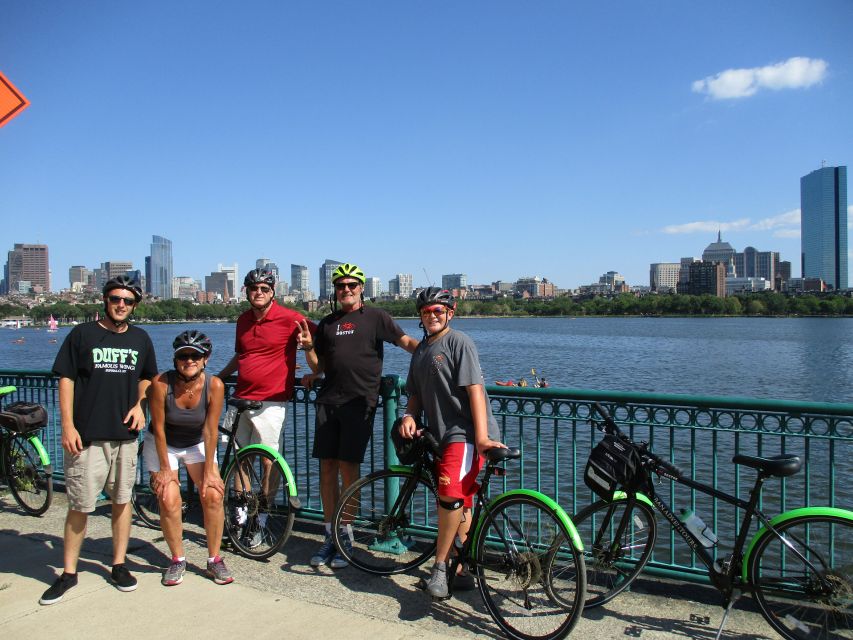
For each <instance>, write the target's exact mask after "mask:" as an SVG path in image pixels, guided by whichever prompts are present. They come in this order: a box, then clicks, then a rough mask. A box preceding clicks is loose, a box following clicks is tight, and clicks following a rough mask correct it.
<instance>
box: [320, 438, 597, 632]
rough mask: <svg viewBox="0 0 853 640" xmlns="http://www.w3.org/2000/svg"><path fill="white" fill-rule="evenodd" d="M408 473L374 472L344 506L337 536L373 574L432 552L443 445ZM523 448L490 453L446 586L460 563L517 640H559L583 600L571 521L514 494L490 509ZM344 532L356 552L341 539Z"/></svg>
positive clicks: (430, 442) (524, 494) (528, 495)
mask: <svg viewBox="0 0 853 640" xmlns="http://www.w3.org/2000/svg"><path fill="white" fill-rule="evenodd" d="M415 446H416V447H417V450H416V453H415V455H414V458H415V461H414V464H413V465H412V466H410V467H409V466H403V465H400V466H394V467H391V468H389V469H385V470H383V471H377V472H375V473H372V474H370V475H368V476H365V477H364V478H362V479H360V480H359V481H358V482H356V483H354V484H353V485H352V486H350V487H349V488H348V489H347V490H346V491H344V493H343V495H342V496H341V498H340V502H339V503H338V506H337V509H336V513H335V517H334V523H333V527H332V530H333V531H334V536H335V544H336V545H337V547H338V549H339V550H340V551H341V553H342V554H343V555H344V556H345V557H346V559H347V560H349V562H350V563H351V564H352V565H353V566H355V567H358V568H359V569H361V570H363V571H366V572H368V573H372V574H376V575H389V574H394V573H401V572H403V571H406V570H408V569H411V568H414V567H417V566H418V565H420V564H422V563H423V562H425V561H426V560H427V559H428V558H430V557H431V556H432V555H433V554H434V553H435V544H436V541H435V535H436V533H435V532H436V528H437V514H436V509H437V500H436V495H437V493H436V487H437V484H436V478H435V472H434V459H435V458H437V457H438V455H439V454H438V452H439V448H438V443H436V442H435V440H434V439H433V438H432V437H431V436H429V435H428V434H427V437H422V438H420V439H419V440H417V444H416V445H415ZM520 456H521V453H520V452H519V451H518V449H497V448H496V449H491V450H489V451H488V452H486V459H487V462H486V466H485V471H484V473H483V479H482V482H481V483H480V489H479V491H478V492H477V497H476V501H475V506H474V511H473V514H472V519H471V522H472V526H471V529H470V535H469V536H468V538H467V540H466V541H465V543H464V544H463V545H461V546H458V545H457V549H456V554H455V555H454V556H453V557H452V559H451V562H450V563H449V568H448V571H447V574H448V587H449V589H450V593H451V595H452V593H453V581H454V578H455V576H456V570H457V568H458V567H459V564H460V563H464V564H465V565H467V566H468V567H469V568H470V570H471V572H472V573H473V575H474V576H475V577H476V579H477V584H478V587H479V590H480V594H481V595H482V597H483V602H484V603H485V605H486V608H487V609H488V610H489V613H490V614H491V616H492V618H493V619H494V620H495V622H496V623H497V624H498V626H499V627H500V628H501V629H502V630H503V631H504V632H505V633H506V634H507V635H508V636H509V637H511V638H519V639H532V638H562V637H565V636H566V635H567V634H568V633H569V632H570V631H571V630H572V629H573V628H574V626H575V624H577V621H578V619H579V618H580V614H581V612H582V610H583V602H584V596H585V593H586V572H585V568H584V559H583V548H582V547H581V545H580V543H579V539H578V537H577V532H576V531H575V528H574V526H573V525H572V521H571V520H570V519H569V517H568V516H567V515H566V513H565V512H564V511H563V509H562V508H560V506H559V505H558V504H557V503H556V502H554V501H553V500H552V499H551V498H549V497H547V496H545V495H543V494H541V493H539V492H537V491H530V490H527V489H515V490H512V491H507V492H505V493H502V494H500V495H499V496H497V497H495V498H493V499H491V500H488V499H487V495H488V488H489V481H490V480H491V478H492V477H493V476H495V475H497V476H503V475H505V473H506V469H504V468H503V467H502V466H500V465H501V464H502V463H503V462H505V461H506V460H514V459H517V458H519V457H520ZM342 530H343V531H346V534H345V535H347V537H348V538H349V542H350V543H351V544H346V541H345V540H344V539H343V538H342V535H344V534H343V533H342Z"/></svg>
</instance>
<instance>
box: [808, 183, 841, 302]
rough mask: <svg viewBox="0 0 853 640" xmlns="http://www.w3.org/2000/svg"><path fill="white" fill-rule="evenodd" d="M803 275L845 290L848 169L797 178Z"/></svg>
mask: <svg viewBox="0 0 853 640" xmlns="http://www.w3.org/2000/svg"><path fill="white" fill-rule="evenodd" d="M800 225H801V230H802V233H801V241H800V242H801V245H800V246H801V251H802V269H803V272H802V275H803V277H804V278H820V279H821V280H823V281H824V282H826V284H828V285H830V286H831V287H832V288H834V289H836V290H838V289H846V288H847V167H822V168H820V169H818V170H817V171H812V172H811V173H810V174H808V175H807V176H803V177H802V178H800Z"/></svg>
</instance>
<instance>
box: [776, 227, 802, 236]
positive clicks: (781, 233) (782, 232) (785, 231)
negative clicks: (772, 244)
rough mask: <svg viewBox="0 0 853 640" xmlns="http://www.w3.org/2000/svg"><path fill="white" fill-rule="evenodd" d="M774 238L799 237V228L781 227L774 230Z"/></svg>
mask: <svg viewBox="0 0 853 640" xmlns="http://www.w3.org/2000/svg"><path fill="white" fill-rule="evenodd" d="M773 237H774V238H799V237H800V230H799V229H779V230H777V231H774V232H773Z"/></svg>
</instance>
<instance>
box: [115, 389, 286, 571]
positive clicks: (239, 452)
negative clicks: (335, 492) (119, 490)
mask: <svg viewBox="0 0 853 640" xmlns="http://www.w3.org/2000/svg"><path fill="white" fill-rule="evenodd" d="M227 404H228V406H229V407H231V408H232V409H233V410H231V411H229V412H228V414H226V416H227V417H226V420H225V422H224V424H222V425H220V427H219V431H220V433H222V434H223V440H225V441H226V446H225V452H224V454H223V457H222V464H221V465H220V469H224V470H225V472H224V473H223V475H222V477H223V481H224V483H225V499H224V507H225V535H226V536H227V537H228V539H229V541H230V543H231V544H232V545H233V546H234V548H235V549H236V550H237V551H238V552H239V553H241V554H242V555H244V556H246V557H248V558H255V559H258V560H261V559H264V558H268V557H270V556H271V555H273V554H274V553H276V552H277V551H278V550H279V549H280V548H281V546H282V545H283V544H284V543H285V542H286V541H287V539H288V537H290V533H291V531H292V530H293V520H294V518H295V515H296V511H298V510H299V509H300V507H301V505H300V502H299V498H298V497H297V495H296V481H295V480H294V478H293V473H292V472H291V470H290V466H289V465H288V464H287V462H286V461H285V459H284V458H283V457H282V455H281V454H280V453H279V452H278V451H276V450H275V449H273V448H272V447H268V446H266V445H262V444H252V445H248V446H245V447H243V446H240V443H239V442H237V441H236V438H235V437H234V433H233V432H236V426H237V425H238V424H239V422H240V416H241V414H242V413H243V412H244V411H252V410H258V409H260V408H261V406H262V405H261V402H260V401H257V400H243V399H240V398H231V399H229V400H228V403H227ZM232 427H233V429H232ZM143 448H144V443H142V442H140V444H139V457H138V462H137V466H136V483H135V485H134V488H133V496H132V499H131V502H132V504H133V509H134V511H135V512H136V514H137V515H138V516H139V519H140V520H141V521H142V522H143V523H144V524H146V525H148V526H149V527H152V528H155V529H159V528H160V504H159V501H158V500H157V495H156V494H155V493H154V491H153V490H152V489H151V485H150V482H149V474H148V471H147V470H146V469H145V464H144V462H143ZM232 453H233V459H232ZM185 484H186V489H185V490H184V491H183V492H182V494H183V496H184V503H183V505H182V513H183V515H184V516H186V514H187V512H188V511H190V510H191V509H192V508H193V507H194V506H196V505H197V504H198V500H199V498H198V493H197V492H196V490H195V487H193V485H192V481H191V480H190V479H189V477H188V476H187V478H186V483H185Z"/></svg>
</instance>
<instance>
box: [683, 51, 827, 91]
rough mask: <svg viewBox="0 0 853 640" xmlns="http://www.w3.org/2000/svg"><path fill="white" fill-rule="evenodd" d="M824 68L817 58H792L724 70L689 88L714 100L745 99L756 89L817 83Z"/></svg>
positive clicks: (823, 75)
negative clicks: (757, 65)
mask: <svg viewBox="0 0 853 640" xmlns="http://www.w3.org/2000/svg"><path fill="white" fill-rule="evenodd" d="M828 67H829V64H828V63H827V62H826V61H825V60H821V59H820V58H803V57H794V58H788V59H787V60H785V61H784V62H778V63H776V64H772V65H767V66H765V67H752V68H751V69H726V70H725V71H721V72H720V73H718V74H716V75H714V76H708V77H706V78H704V79H702V80H696V81H695V82H694V83H693V85H692V88H693V91H694V92H695V93H704V94H707V95H708V96H710V97H711V98H713V99H714V100H730V99H733V98H747V97H749V96H751V95H754V94H755V93H757V92H758V91H759V90H760V89H771V90H773V91H778V90H780V89H803V88H806V87H810V86H812V85H814V84H818V83H820V82H822V81H823V79H824V78H825V77H826V70H827V68H828Z"/></svg>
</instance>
